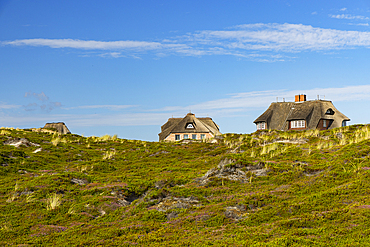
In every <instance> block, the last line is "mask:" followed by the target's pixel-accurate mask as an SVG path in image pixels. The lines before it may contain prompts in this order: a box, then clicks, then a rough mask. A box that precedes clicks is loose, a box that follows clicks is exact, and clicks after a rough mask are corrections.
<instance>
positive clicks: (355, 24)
mask: <svg viewBox="0 0 370 247" xmlns="http://www.w3.org/2000/svg"><path fill="white" fill-rule="evenodd" d="M348 25H353V26H365V27H368V26H369V23H348Z"/></svg>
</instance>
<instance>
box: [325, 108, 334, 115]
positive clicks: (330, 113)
mask: <svg viewBox="0 0 370 247" xmlns="http://www.w3.org/2000/svg"><path fill="white" fill-rule="evenodd" d="M325 114H328V115H334V111H333V110H332V109H331V108H329V109H327V110H326V112H325Z"/></svg>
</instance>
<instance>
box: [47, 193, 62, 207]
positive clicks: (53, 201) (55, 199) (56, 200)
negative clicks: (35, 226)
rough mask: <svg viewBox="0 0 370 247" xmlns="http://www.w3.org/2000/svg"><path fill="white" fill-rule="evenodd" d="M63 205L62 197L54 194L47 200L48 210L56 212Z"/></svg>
mask: <svg viewBox="0 0 370 247" xmlns="http://www.w3.org/2000/svg"><path fill="white" fill-rule="evenodd" d="M61 203H62V200H61V196H60V195H57V194H56V193H54V194H52V195H51V196H49V197H48V198H47V199H46V204H47V205H46V209H47V210H54V209H56V208H57V207H59V206H60V204H61Z"/></svg>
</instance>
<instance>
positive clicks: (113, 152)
mask: <svg viewBox="0 0 370 247" xmlns="http://www.w3.org/2000/svg"><path fill="white" fill-rule="evenodd" d="M116 153H117V152H116V150H111V151H107V152H105V153H104V154H103V160H109V159H111V158H113V156H115V155H116Z"/></svg>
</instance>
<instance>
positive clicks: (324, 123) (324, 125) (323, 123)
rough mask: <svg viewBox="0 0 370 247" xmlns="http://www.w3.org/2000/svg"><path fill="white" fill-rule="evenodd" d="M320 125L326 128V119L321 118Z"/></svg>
mask: <svg viewBox="0 0 370 247" xmlns="http://www.w3.org/2000/svg"><path fill="white" fill-rule="evenodd" d="M322 127H324V128H326V127H327V126H326V120H325V119H324V120H322Z"/></svg>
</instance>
